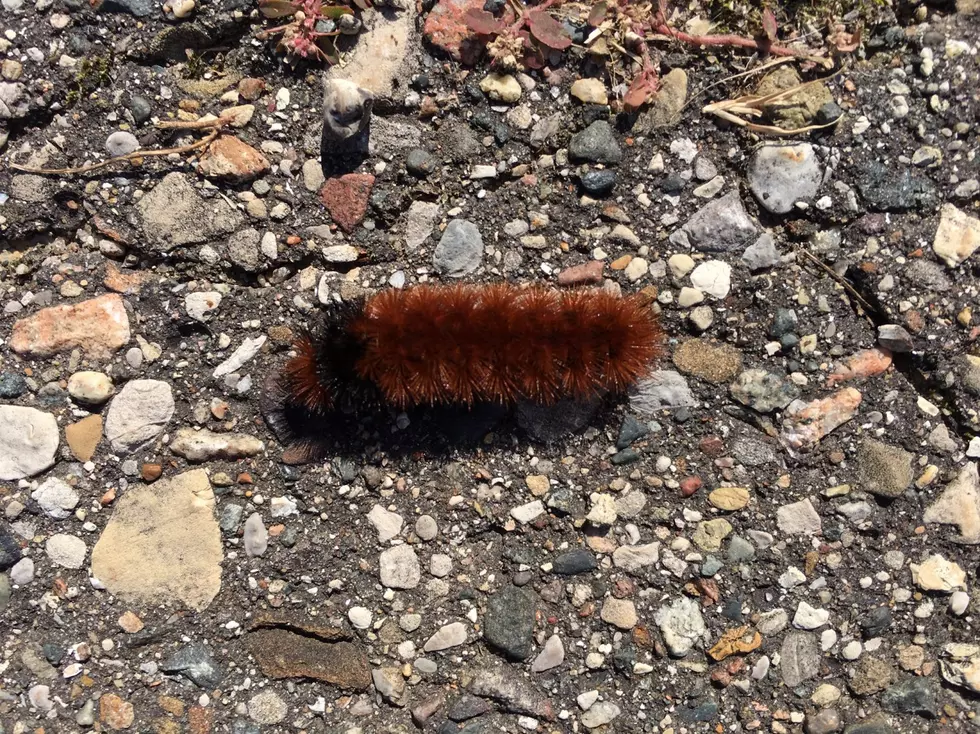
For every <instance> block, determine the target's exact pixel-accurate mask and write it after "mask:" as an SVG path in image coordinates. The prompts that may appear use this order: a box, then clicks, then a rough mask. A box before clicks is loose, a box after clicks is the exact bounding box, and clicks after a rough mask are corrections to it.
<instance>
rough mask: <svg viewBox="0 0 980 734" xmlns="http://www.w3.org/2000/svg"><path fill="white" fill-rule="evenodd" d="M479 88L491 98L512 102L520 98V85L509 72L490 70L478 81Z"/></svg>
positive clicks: (496, 100) (497, 100)
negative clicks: (502, 72) (499, 72)
mask: <svg viewBox="0 0 980 734" xmlns="http://www.w3.org/2000/svg"><path fill="white" fill-rule="evenodd" d="M480 89H482V90H483V93H484V94H486V95H487V96H488V97H489V98H490V99H491V100H493V101H495V102H504V103H506V104H513V103H514V102H517V101H518V100H519V99H520V98H521V93H522V90H521V85H520V84H519V83H518V81H517V79H516V78H514V76H513V75H511V74H497V73H493V72H491V73H490V74H487V75H486V76H485V77H484V78H483V79H482V80H481V81H480Z"/></svg>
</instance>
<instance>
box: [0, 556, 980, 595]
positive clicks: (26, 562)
mask: <svg viewBox="0 0 980 734" xmlns="http://www.w3.org/2000/svg"><path fill="white" fill-rule="evenodd" d="M33 580H34V561H33V559H31V558H21V559H20V560H19V561H17V563H15V564H14V565H13V566H12V567H11V569H10V581H11V582H12V583H14V584H16V585H17V586H27V585H28V584H29V583H31V582H32V581H33ZM967 601H969V597H967ZM0 606H2V605H0Z"/></svg>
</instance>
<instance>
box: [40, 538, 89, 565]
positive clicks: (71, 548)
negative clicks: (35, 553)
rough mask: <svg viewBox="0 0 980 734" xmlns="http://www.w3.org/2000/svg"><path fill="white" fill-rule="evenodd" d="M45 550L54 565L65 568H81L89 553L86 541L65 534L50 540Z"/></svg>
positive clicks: (45, 545)
mask: <svg viewBox="0 0 980 734" xmlns="http://www.w3.org/2000/svg"><path fill="white" fill-rule="evenodd" d="M44 550H45V552H46V553H47V555H48V558H49V559H51V562H52V563H53V564H55V565H56V566H61V567H63V568H81V567H82V565H83V564H84V563H85V554H86V553H87V552H88V551H87V549H86V547H85V541H84V540H82V539H81V538H76V537H75V536H74V535H66V534H64V533H59V534H57V535H52V536H51V537H50V538H48V540H47V542H46V543H45V544H44Z"/></svg>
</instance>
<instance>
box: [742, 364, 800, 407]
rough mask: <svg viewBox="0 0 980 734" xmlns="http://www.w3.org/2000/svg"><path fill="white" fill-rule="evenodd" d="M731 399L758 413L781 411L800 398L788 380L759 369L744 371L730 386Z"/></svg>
mask: <svg viewBox="0 0 980 734" xmlns="http://www.w3.org/2000/svg"><path fill="white" fill-rule="evenodd" d="M730 389H731V393H732V397H733V398H735V399H736V400H737V401H738V402H740V403H741V404H742V405H747V406H749V407H750V408H752V409H753V410H756V411H758V412H760V413H771V412H773V411H774V410H782V409H783V408H785V407H786V406H787V405H789V404H790V403H791V402H793V401H794V400H796V399H797V398H798V397H799V396H800V389H799V388H798V387H797V386H796V385H795V384H794V383H793V382H792V381H791V380H789V379H788V378H786V377H785V376H783V375H778V374H776V373H773V372H767V371H766V370H761V369H751V370H745V371H744V372H742V373H741V374H740V375H739V376H738V377H737V378H735V382H733V383H732V386H731V388H730Z"/></svg>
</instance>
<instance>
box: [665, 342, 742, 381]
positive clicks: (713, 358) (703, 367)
mask: <svg viewBox="0 0 980 734" xmlns="http://www.w3.org/2000/svg"><path fill="white" fill-rule="evenodd" d="M674 364H675V365H676V366H677V369H678V370H680V371H681V372H683V373H684V374H687V375H694V376H695V377H699V378H701V379H702V380H706V381H707V382H712V383H715V384H718V383H722V382H728V381H729V380H731V379H732V378H734V377H735V375H737V374H738V373H739V372H740V371H741V369H742V353H741V352H740V351H739V350H738V349H736V348H735V347H733V346H731V345H730V344H723V343H717V342H712V341H709V340H707V339H688V340H686V341H684V342H683V343H681V345H680V346H679V347H678V348H677V349H676V350H675V351H674Z"/></svg>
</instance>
